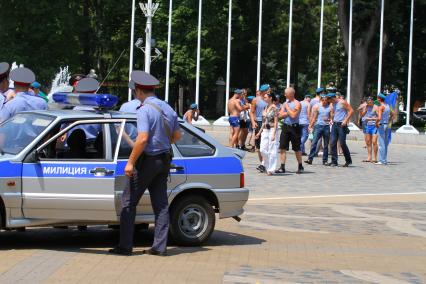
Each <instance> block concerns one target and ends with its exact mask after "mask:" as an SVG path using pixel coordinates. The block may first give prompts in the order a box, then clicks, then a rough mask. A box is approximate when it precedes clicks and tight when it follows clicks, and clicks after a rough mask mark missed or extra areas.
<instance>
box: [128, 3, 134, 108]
mask: <svg viewBox="0 0 426 284" xmlns="http://www.w3.org/2000/svg"><path fill="white" fill-rule="evenodd" d="M135 10H136V3H135V0H133V1H132V20H131V27H130V55H129V81H130V76H131V74H132V71H133V48H134V41H135ZM131 100H132V90H131V89H130V88H129V92H128V101H129V102H130V101H131Z"/></svg>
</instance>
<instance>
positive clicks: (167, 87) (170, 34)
mask: <svg viewBox="0 0 426 284" xmlns="http://www.w3.org/2000/svg"><path fill="white" fill-rule="evenodd" d="M172 13H173V0H170V2H169V29H168V37H167V66H166V94H165V100H166V102H169V85H170V60H171V58H170V50H171V45H172V15H173V14H172Z"/></svg>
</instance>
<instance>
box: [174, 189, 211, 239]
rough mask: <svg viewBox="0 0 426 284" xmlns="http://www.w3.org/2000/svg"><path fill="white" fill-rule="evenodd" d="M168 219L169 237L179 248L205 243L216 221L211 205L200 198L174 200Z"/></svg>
mask: <svg viewBox="0 0 426 284" xmlns="http://www.w3.org/2000/svg"><path fill="white" fill-rule="evenodd" d="M170 218H171V219H170V235H171V237H172V239H173V240H174V241H175V243H176V244H177V245H181V246H197V245H200V244H202V243H203V242H205V241H207V240H208V238H209V237H210V235H211V234H212V233H213V230H214V227H215V221H216V220H215V213H214V210H213V207H212V205H211V204H210V203H209V202H208V201H207V199H205V198H204V197H202V196H185V197H183V198H180V199H178V200H176V201H175V203H174V204H173V205H172V207H171V210H170Z"/></svg>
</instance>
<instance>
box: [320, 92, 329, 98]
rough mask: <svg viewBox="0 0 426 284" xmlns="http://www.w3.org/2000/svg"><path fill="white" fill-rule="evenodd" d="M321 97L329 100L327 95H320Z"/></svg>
mask: <svg viewBox="0 0 426 284" xmlns="http://www.w3.org/2000/svg"><path fill="white" fill-rule="evenodd" d="M320 97H321V98H328V96H327V94H324V93H322V94H321V95H320Z"/></svg>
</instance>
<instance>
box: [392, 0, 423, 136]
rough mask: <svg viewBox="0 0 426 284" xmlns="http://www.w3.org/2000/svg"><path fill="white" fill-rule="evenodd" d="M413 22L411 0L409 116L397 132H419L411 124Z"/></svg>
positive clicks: (412, 2) (408, 85)
mask: <svg viewBox="0 0 426 284" xmlns="http://www.w3.org/2000/svg"><path fill="white" fill-rule="evenodd" d="M413 22H414V0H411V16H410V45H409V52H408V82H407V107H406V109H407V113H406V115H407V118H406V122H405V125H404V126H402V127H400V128H399V129H398V130H397V131H396V132H397V133H402V134H419V131H418V130H417V129H416V128H414V127H413V126H412V125H410V114H411V72H412V64H413Z"/></svg>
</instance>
